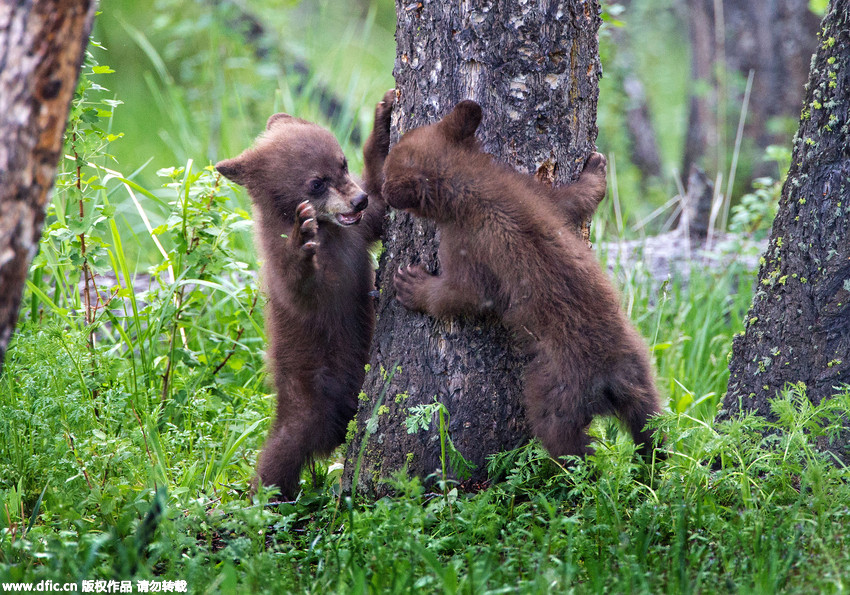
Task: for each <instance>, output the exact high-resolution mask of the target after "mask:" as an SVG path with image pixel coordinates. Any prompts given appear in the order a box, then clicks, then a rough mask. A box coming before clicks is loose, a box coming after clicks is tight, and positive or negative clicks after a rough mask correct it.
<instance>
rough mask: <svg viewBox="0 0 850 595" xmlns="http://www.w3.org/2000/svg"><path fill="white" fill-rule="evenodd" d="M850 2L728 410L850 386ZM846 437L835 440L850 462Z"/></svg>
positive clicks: (765, 267) (764, 270) (834, 35)
mask: <svg viewBox="0 0 850 595" xmlns="http://www.w3.org/2000/svg"><path fill="white" fill-rule="evenodd" d="M848 64H850V0H833V1H832V2H831V3H830V7H829V11H828V13H827V15H826V17H825V18H824V21H823V23H822V33H821V34H820V37H819V47H818V50H817V54H816V57H815V59H814V61H813V62H812V65H811V73H810V76H809V82H808V86H807V92H806V98H805V103H804V108H803V116H802V120H801V122H800V129H799V131H798V132H797V135H796V137H795V138H794V150H793V155H792V159H791V170H790V172H789V174H788V179H787V180H786V182H785V185H784V186H783V188H782V196H781V199H780V203H779V212H778V213H777V215H776V220H775V221H774V224H773V229H772V232H771V237H770V241H769V244H768V248H767V251H766V252H765V254H764V260H763V264H762V266H761V270H760V271H759V276H758V283H757V285H756V293H755V296H754V298H753V304H752V307H751V309H750V313H749V315H748V316H747V318H748V320H749V324H748V326H747V329H746V332H745V333H744V334H743V335H742V336H739V337H737V338H736V339H735V342H734V347H733V352H732V359H731V362H730V366H729V369H730V372H731V377H730V381H729V391H728V393H727V394H726V397H725V399H724V401H723V410H722V411H721V417H728V416H730V415H734V414H736V413H738V412H739V411H741V410H755V411H757V412H758V413H759V414H761V415H764V416H770V408H769V404H768V399H770V398H772V397H774V396H775V395H776V392H777V391H778V390H781V389H783V388H784V387H785V384H786V383H789V382H791V383H795V382H803V383H805V385H806V388H807V396H808V398H809V399H810V400H812V401H813V402H815V403H819V402H820V401H821V400H822V399H826V398H829V397H830V396H832V395H833V394H834V393H835V391H836V388H835V387H837V386H839V385H842V384H847V383H850V241H848V236H850V68H848ZM847 449H848V443H847V441H846V440H845V441H844V443H843V444H840V445H837V446H835V447H834V450H835V452H836V454H838V455H839V456H840V457H842V458H843V459H844V460H845V461H846V462H850V457H848V455H849V454H850V451H848V450H847Z"/></svg>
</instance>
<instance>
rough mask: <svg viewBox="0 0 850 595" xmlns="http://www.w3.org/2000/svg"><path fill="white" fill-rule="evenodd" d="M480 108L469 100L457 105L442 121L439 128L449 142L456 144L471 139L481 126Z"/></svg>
mask: <svg viewBox="0 0 850 595" xmlns="http://www.w3.org/2000/svg"><path fill="white" fill-rule="evenodd" d="M481 117H482V114H481V106H480V105H478V104H477V103H475V102H474V101H472V100H471V99H464V100H463V101H461V102H460V103H458V104H457V105H456V106H455V108H454V109H453V110H452V111H451V113H450V114H449V115H448V116H446V117H445V118H443V119H442V121H441V122H440V128H441V129H442V130H443V132H444V134H445V135H446V136H447V137H448V139H449V140H451V141H454V142H456V143H462V142H466V141H469V140H471V139H472V137H473V136H474V135H475V131H476V130H478V125H479V124H481Z"/></svg>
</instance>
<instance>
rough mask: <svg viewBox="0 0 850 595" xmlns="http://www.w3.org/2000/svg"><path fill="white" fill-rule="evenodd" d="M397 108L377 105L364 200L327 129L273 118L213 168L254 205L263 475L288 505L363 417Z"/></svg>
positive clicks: (388, 101) (389, 100) (387, 100)
mask: <svg viewBox="0 0 850 595" xmlns="http://www.w3.org/2000/svg"><path fill="white" fill-rule="evenodd" d="M394 99H395V91H388V92H387V94H386V95H384V98H383V100H382V101H381V102H380V103H379V104H378V107H377V109H376V111H375V124H374V129H373V130H372V133H371V135H370V136H369V138H368V139H367V141H366V144H365V146H364V148H363V153H364V158H365V170H364V184H363V186H365V190H366V192H364V190H363V188H362V187H361V186H360V185H359V184H358V183H357V181H355V180H354V179H353V178H352V176H351V175H350V174H349V172H348V165H347V163H346V159H345V156H344V155H343V153H342V149H341V148H340V146H339V143H337V141H336V139H335V138H334V137H333V135H332V134H331V133H330V132H328V131H327V130H325V129H324V128H321V127H320V126H317V125H316V124H312V123H310V122H307V121H305V120H301V119H299V118H294V117H292V116H289V115H287V114H275V115H273V116H272V117H271V118H269V120H268V124H267V125H266V131H265V132H264V133H263V134H262V135H260V137H259V138H258V139H257V140H256V142H255V144H254V146H253V147H252V148H250V149H248V150H246V151H245V152H244V153H242V154H241V155H240V156H239V157H236V158H234V159H227V160H225V161H221V162H220V163H218V164H216V169H217V170H218V171H219V172H220V173H221V174H222V175H224V176H225V177H227V178H229V179H230V180H232V181H233V182H236V183H237V184H240V185H242V186H245V188H247V190H248V193H249V194H250V195H251V200H252V202H253V206H254V218H255V230H256V237H257V243H258V244H259V247H260V250H261V252H262V255H263V258H264V262H263V270H262V278H263V283H264V289H265V291H266V293H267V294H268V304H267V306H266V313H265V318H266V334H267V336H268V341H269V345H268V356H269V361H270V365H271V367H272V370H273V373H274V381H275V385H276V388H277V411H276V416H275V420H274V424H273V425H272V428H271V431H270V432H269V437H268V440H267V441H266V444H265V447H264V448H263V451H262V453H261V454H260V457H259V465H258V476H259V480H260V481H261V482H262V483H263V485H267V486H268V485H276V486H278V487H279V488H280V490H281V495H282V496H283V497H285V498H293V497H295V495H297V493H298V485H299V478H300V472H301V468H302V466H303V465H304V463H305V462H306V461H307V460H308V459H309V458H310V457H311V456H313V455H327V454H329V453H330V452H331V451H332V450H333V449H334V448H336V447H337V446H339V445H340V444H341V443H342V441H343V439H344V438H345V431H346V428H347V425H348V422H349V421H350V420H351V419H352V417H354V413H355V411H356V410H357V394H358V392H359V391H360V387H361V385H362V384H363V378H364V374H365V371H364V367H365V365H366V362H367V361H368V354H369V344H370V342H371V340H372V332H373V330H374V326H375V312H374V306H373V303H372V298H371V297H370V292H371V291H373V290H374V289H375V280H374V271H373V269H372V264H371V263H372V261H371V258H370V256H369V252H368V248H369V245H370V244H371V243H372V242H374V241H375V240H377V239H378V238H379V237H380V235H381V232H382V228H383V220H384V215H385V211H386V204H385V203H384V200H383V198H382V196H381V185H382V182H383V174H382V169H383V165H384V159H385V158H386V155H387V151H388V150H389V140H390V139H389V128H390V112H391V110H392V104H393V101H394ZM367 193H368V194H367Z"/></svg>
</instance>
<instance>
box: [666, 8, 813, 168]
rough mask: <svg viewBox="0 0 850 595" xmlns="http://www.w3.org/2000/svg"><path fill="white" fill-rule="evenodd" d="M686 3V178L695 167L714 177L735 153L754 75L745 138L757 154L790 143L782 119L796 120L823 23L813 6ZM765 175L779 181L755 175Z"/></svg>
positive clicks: (788, 132)
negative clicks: (688, 80) (688, 49)
mask: <svg viewBox="0 0 850 595" xmlns="http://www.w3.org/2000/svg"><path fill="white" fill-rule="evenodd" d="M687 4H688V29H689V32H690V36H691V79H692V89H691V104H690V114H689V120H688V132H687V138H686V141H685V156H684V164H683V168H682V171H683V172H687V171H690V166H691V164H693V163H696V164H698V165H700V166H702V167H703V168H705V169H706V170H708V172H709V174H710V176H711V177H712V178H713V177H714V176H715V175H716V174H717V172H718V171H723V170H724V169H725V168H726V163H725V161H726V158H727V153H729V154H731V151H732V149H733V144H734V126H735V125H736V122H737V119H738V115H739V113H740V110H741V106H742V101H743V99H742V98H743V93H742V91H743V86H742V84H743V81H746V79H747V76H748V74H749V72H750V70H752V71H753V72H754V77H753V87H752V94H751V97H750V102H749V107H748V118H747V123H746V126H745V128H744V137H745V138H748V139H752V140H753V143H754V145H755V147H757V148H758V149H760V150H763V149H764V148H765V147H767V146H768V145H771V144H786V143H787V142H788V140H789V138H790V136H791V132H790V131H788V129H787V126H786V127H783V125H782V120H789V119H791V120H792V121H794V120H796V119H797V117H798V113H799V110H800V102H801V100H802V98H803V84H804V83H805V81H806V77H807V76H808V72H809V61H810V60H809V59H810V57H811V55H812V52H813V51H814V50H815V46H816V43H817V40H816V38H815V34H816V32H817V26H818V20H817V17H815V15H813V14H812V12H811V11H810V10H809V7H808V4H809V3H808V0H763V1H759V2H752V1H751V0H722V1H721V0H687ZM718 27H719V29H718ZM718 30H719V31H720V35H718ZM718 65H723V66H722V67H719V66H718ZM736 79H737V80H736ZM754 165H755V166H756V169H757V170H758V168H759V164H754ZM766 173H770V174H771V175H774V176H776V175H777V172H764V171H758V175H763V174H766Z"/></svg>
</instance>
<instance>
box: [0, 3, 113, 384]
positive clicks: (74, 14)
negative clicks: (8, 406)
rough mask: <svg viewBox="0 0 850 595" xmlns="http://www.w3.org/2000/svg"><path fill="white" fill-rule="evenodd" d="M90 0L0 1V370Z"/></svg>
mask: <svg viewBox="0 0 850 595" xmlns="http://www.w3.org/2000/svg"><path fill="white" fill-rule="evenodd" d="M95 6H96V3H95V2H94V1H93V0H12V1H11V2H4V3H3V4H2V5H0V133H2V134H0V136H2V138H0V369H2V365H3V357H4V355H5V353H6V348H7V347H8V345H9V340H10V338H11V337H12V332H13V331H14V329H15V323H16V321H17V318H18V307H19V306H20V302H21V294H22V292H23V287H24V282H25V280H26V276H27V271H28V268H29V263H30V261H31V260H32V258H33V256H35V254H36V252H37V251H38V242H39V239H40V238H41V228H42V224H43V223H44V213H45V204H46V203H47V195H48V192H49V191H50V189H51V188H52V186H53V179H54V176H55V173H56V164H57V162H58V160H59V156H60V154H61V150H62V138H63V135H64V132H65V125H66V123H67V120H68V108H69V106H70V103H71V97H72V96H73V94H74V90H75V88H76V86H77V77H78V76H79V73H80V66H81V65H82V62H83V56H84V50H85V47H86V44H87V43H88V38H89V32H90V31H91V25H92V20H93V19H94V10H95Z"/></svg>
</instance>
